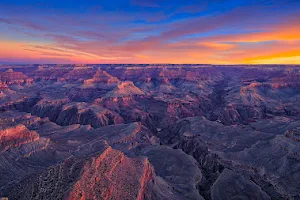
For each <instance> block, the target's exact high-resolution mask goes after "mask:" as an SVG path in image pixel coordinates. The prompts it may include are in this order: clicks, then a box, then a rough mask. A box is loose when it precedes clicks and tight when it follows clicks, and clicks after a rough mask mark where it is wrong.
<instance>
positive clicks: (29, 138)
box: [0, 65, 300, 200]
mask: <svg viewBox="0 0 300 200" xmlns="http://www.w3.org/2000/svg"><path fill="white" fill-rule="evenodd" d="M299 77H300V69H299V68H298V67H297V66H280V65H276V66H265V65H264V66H214V65H126V66H125V65H29V66H26V65H17V66H5V65H2V66H1V67H0V174H1V176H0V197H8V198H9V199H26V200H27V199H81V200H88V199H116V200H119V199H137V200H143V199H144V200H150V199H152V200H160V199H170V200H171V199H172V200H173V199H175V200H183V199H190V200H193V199H208V200H216V199H299V198H300V193H299V191H300V187H299V185H300V182H299V180H300V165H299V161H300V156H299V154H300V148H299V147H300V145H299V141H300V136H299V135H300V131H299V127H300V120H299V119H300V110H299V107H300V103H299V102H300V101H299V99H300V88H299V86H300V79H299Z"/></svg>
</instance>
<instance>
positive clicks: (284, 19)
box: [0, 0, 300, 64]
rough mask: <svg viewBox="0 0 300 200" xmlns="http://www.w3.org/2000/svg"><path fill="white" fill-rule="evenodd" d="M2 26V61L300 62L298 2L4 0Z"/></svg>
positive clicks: (256, 0) (0, 17)
mask: <svg viewBox="0 0 300 200" xmlns="http://www.w3.org/2000/svg"><path fill="white" fill-rule="evenodd" d="M199 2H201V3H199ZM0 30H1V31H0V63H178V64H181V63H210V64H242V63H245V64H260V63H261V64H274V63H275V64H300V0H226V1H223V0H203V1H200V0H76V1H74V0H23V1H21V0H1V1H0Z"/></svg>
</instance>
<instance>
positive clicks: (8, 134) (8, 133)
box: [0, 125, 39, 152]
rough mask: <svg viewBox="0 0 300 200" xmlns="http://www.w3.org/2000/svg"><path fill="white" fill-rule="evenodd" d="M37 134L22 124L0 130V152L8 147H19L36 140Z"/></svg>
mask: <svg viewBox="0 0 300 200" xmlns="http://www.w3.org/2000/svg"><path fill="white" fill-rule="evenodd" d="M38 139H39V134H38V133H37V132H35V131H30V130H28V129H27V128H26V127H25V126H24V125H17V126H15V127H10V128H6V129H4V130H0V152H4V151H6V150H8V149H9V148H15V147H19V146H21V145H22V144H27V143H30V142H32V141H35V140H38Z"/></svg>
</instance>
